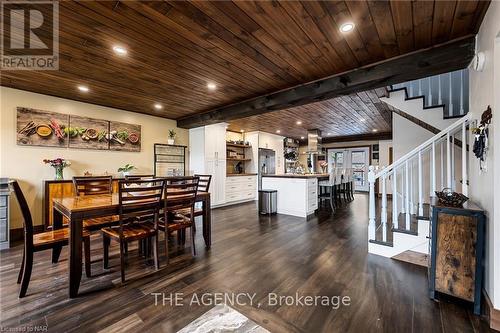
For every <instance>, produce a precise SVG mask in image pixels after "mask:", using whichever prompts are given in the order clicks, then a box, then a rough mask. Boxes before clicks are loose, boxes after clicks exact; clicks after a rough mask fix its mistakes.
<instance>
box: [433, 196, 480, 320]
mask: <svg viewBox="0 0 500 333" xmlns="http://www.w3.org/2000/svg"><path fill="white" fill-rule="evenodd" d="M431 207H432V209H431V226H430V227H431V233H430V238H431V239H430V242H431V265H430V267H429V293H430V297H431V298H432V299H436V296H437V292H438V293H444V294H447V295H451V296H453V297H457V298H461V299H463V300H466V301H470V302H474V313H475V314H476V315H479V314H480V307H481V289H482V286H483V256H484V238H485V236H484V230H485V220H486V218H485V214H484V211H483V210H482V209H481V208H480V207H479V206H477V205H476V204H474V203H473V202H470V201H468V202H466V203H465V204H464V206H463V207H461V208H457V207H450V206H445V205H442V204H441V203H439V202H438V200H437V199H434V200H433V201H432V202H431Z"/></svg>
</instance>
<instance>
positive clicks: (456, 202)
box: [435, 188, 469, 207]
mask: <svg viewBox="0 0 500 333" xmlns="http://www.w3.org/2000/svg"><path fill="white" fill-rule="evenodd" d="M435 193H436V196H437V197H438V199H439V202H440V203H442V204H444V205H447V206H452V207H462V205H463V204H464V203H465V202H466V201H467V200H469V198H468V197H466V196H465V195H463V194H462V193H457V192H453V191H452V190H451V189H450V188H444V189H443V190H442V191H441V192H439V191H435Z"/></svg>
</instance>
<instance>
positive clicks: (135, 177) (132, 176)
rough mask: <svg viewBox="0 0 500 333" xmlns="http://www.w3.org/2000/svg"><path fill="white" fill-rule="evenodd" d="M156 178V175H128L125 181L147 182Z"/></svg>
mask: <svg viewBox="0 0 500 333" xmlns="http://www.w3.org/2000/svg"><path fill="white" fill-rule="evenodd" d="M153 178H155V176H154V175H126V176H125V180H147V179H153Z"/></svg>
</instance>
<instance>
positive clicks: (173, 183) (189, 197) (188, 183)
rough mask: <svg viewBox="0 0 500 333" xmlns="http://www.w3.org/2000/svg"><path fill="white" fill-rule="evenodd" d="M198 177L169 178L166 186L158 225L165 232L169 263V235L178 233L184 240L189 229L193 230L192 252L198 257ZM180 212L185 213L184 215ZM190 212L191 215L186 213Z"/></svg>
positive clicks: (179, 237)
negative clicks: (195, 207) (184, 235)
mask: <svg viewBox="0 0 500 333" xmlns="http://www.w3.org/2000/svg"><path fill="white" fill-rule="evenodd" d="M198 183H199V178H198V177H176V178H169V179H168V181H167V183H166V185H165V200H164V207H163V216H162V217H161V218H160V222H159V224H158V227H159V230H161V231H163V232H165V253H166V257H167V263H168V259H169V258H168V235H169V234H171V233H172V232H174V231H176V232H177V237H178V239H182V238H183V236H182V235H183V234H184V233H185V230H186V229H187V228H191V252H192V253H193V256H195V255H196V248H195V238H194V236H195V229H194V228H193V225H194V203H195V201H196V193H197V192H198ZM179 211H181V212H183V213H182V214H181V213H179ZM186 211H189V213H187V214H186V213H185V212H186ZM180 235H181V236H180Z"/></svg>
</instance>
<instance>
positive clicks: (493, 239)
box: [469, 1, 500, 309]
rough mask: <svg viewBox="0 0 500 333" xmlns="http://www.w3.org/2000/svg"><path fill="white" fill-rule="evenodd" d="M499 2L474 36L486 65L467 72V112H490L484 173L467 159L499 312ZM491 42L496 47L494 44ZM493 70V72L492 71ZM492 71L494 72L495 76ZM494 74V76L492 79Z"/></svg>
mask: <svg viewBox="0 0 500 333" xmlns="http://www.w3.org/2000/svg"><path fill="white" fill-rule="evenodd" d="M499 33H500V3H499V2H497V1H492V2H491V4H490V7H489V9H488V11H487V13H486V16H485V18H484V20H483V23H482V25H481V28H480V30H479V33H478V37H477V50H478V51H481V52H484V53H485V54H486V64H485V67H484V70H483V71H482V72H475V71H470V108H469V110H470V113H471V115H472V117H473V118H476V119H479V118H480V117H481V113H482V112H483V111H484V110H486V108H487V106H488V105H490V106H491V108H492V110H493V119H492V125H491V127H490V140H489V142H490V149H489V151H488V155H487V158H486V163H487V165H488V170H487V171H486V172H484V173H479V165H478V160H477V159H476V158H475V157H474V156H473V155H472V154H471V157H470V169H469V170H470V171H469V176H470V191H469V196H470V197H471V199H472V200H474V201H476V202H477V203H479V204H480V205H481V206H482V208H483V209H485V210H486V211H487V215H488V216H487V220H488V222H487V227H486V243H487V244H486V274H485V287H486V292H487V293H488V296H489V297H490V299H491V301H492V303H493V306H494V307H495V308H497V309H500V225H499V223H500V209H499V208H497V209H495V204H496V205H499V204H500V194H499V192H498V190H497V191H496V193H495V190H494V189H498V188H500V187H499V186H500V171H499V170H498V166H499V165H500V145H499V144H498V143H497V144H495V141H498V134H497V133H496V130H498V129H500V114H499V111H498V110H499V109H500V100H499V95H500V75H499V73H498V72H499V69H498V68H499V67H500V60H499V58H500V45H499V42H498V38H499ZM495 40H496V41H497V42H496V45H495ZM495 68H496V71H495ZM495 72H496V73H495ZM495 75H496V76H495Z"/></svg>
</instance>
